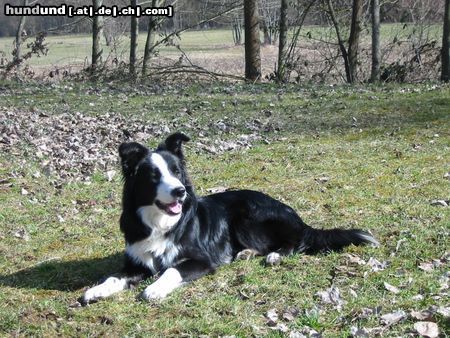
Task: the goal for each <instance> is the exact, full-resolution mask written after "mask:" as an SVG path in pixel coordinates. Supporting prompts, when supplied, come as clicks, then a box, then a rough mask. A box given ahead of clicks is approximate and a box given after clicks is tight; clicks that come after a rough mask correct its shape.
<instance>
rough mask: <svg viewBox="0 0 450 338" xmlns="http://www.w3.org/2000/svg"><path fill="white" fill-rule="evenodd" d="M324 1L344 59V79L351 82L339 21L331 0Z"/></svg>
mask: <svg viewBox="0 0 450 338" xmlns="http://www.w3.org/2000/svg"><path fill="white" fill-rule="evenodd" d="M325 1H326V4H327V6H328V15H329V16H330V19H331V22H332V23H333V26H334V30H335V31H336V37H337V40H338V45H339V49H340V51H341V55H342V58H343V60H344V67H345V75H346V79H347V82H348V83H351V82H352V77H351V71H350V63H349V57H348V52H347V48H346V47H345V41H344V39H343V38H342V35H341V30H340V28H339V23H338V22H337V19H336V13H335V11H334V8H333V4H332V2H331V0H325Z"/></svg>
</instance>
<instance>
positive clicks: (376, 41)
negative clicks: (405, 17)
mask: <svg viewBox="0 0 450 338" xmlns="http://www.w3.org/2000/svg"><path fill="white" fill-rule="evenodd" d="M371 12H372V70H371V73H370V81H371V82H378V81H380V65H381V49H380V0H372V2H371Z"/></svg>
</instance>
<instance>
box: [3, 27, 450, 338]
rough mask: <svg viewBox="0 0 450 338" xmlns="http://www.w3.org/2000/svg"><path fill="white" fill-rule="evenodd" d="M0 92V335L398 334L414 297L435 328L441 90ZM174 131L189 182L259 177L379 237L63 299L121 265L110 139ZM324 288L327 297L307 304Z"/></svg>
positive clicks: (449, 119) (442, 262) (445, 168)
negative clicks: (394, 317) (176, 285)
mask: <svg viewBox="0 0 450 338" xmlns="http://www.w3.org/2000/svg"><path fill="white" fill-rule="evenodd" d="M216 33H217V34H218V33H219V32H216ZM76 39H77V38H73V43H74V44H75V43H76V41H77V40H76ZM81 41H82V38H79V40H78V43H81ZM86 48H87V47H86ZM54 60H55V62H58V61H57V60H58V58H55V59H54ZM0 97H1V103H0V121H1V128H2V133H1V135H2V142H1V143H0V147H1V155H0V176H1V181H0V204H1V206H2V207H1V210H0V253H1V254H0V271H1V272H0V304H2V305H1V306H0V334H1V335H8V336H9V335H13V336H56V335H62V336H164V337H167V336H195V337H197V336H200V335H210V336H219V335H220V336H224V335H236V336H239V337H248V336H266V335H267V336H272V337H278V336H288V335H289V334H294V333H299V332H303V333H304V334H305V335H306V336H312V334H313V333H314V331H312V330H315V331H317V332H320V333H322V335H323V336H324V337H348V336H350V332H351V330H352V327H353V330H354V329H355V328H364V329H366V330H367V332H369V333H370V336H375V335H381V336H389V337H395V336H402V337H404V336H410V335H411V336H414V335H415V333H414V332H415V329H414V324H415V323H416V322H417V321H419V319H417V317H418V315H417V314H414V313H413V312H412V311H423V310H427V309H430V315H429V316H428V317H427V318H428V319H427V320H431V321H435V322H436V323H437V325H438V326H439V328H440V332H441V335H442V336H443V337H446V336H447V335H448V332H449V331H448V330H449V326H448V317H446V316H448V306H449V303H448V280H449V277H448V268H449V264H448V259H449V258H448V232H449V219H450V212H449V208H448V207H445V206H444V205H445V204H446V203H448V200H449V198H450V196H449V191H450V190H449V189H448V188H449V184H450V183H449V178H448V173H449V171H450V156H449V154H450V133H449V128H448V127H449V125H450V88H449V87H448V86H444V85H436V84H423V85H415V86H406V85H405V86H399V85H389V86H373V87H370V86H369V87H346V86H332V87H328V86H327V87H317V86H316V87H299V86H283V87H281V86H273V85H269V84H266V85H254V86H253V85H241V84H227V83H208V84H205V85H201V84H199V85H194V86H183V85H182V84H180V85H171V86H165V87H163V88H160V87H158V86H154V87H144V86H138V85H136V86H134V85H126V84H121V85H118V84H109V85H97V84H95V83H88V84H78V83H64V82H63V83H57V84H47V83H43V84H39V83H31V84H27V83H24V84H20V85H19V84H16V83H11V82H2V83H1V84H0ZM175 130H181V131H184V132H186V133H187V134H190V136H191V137H192V139H193V141H192V142H191V143H190V144H187V146H186V153H187V157H188V166H189V170H190V172H191V176H192V179H193V181H194V183H195V186H196V189H197V192H198V193H199V194H206V193H208V192H209V191H214V190H216V189H218V187H225V188H250V189H258V190H262V191H264V192H266V193H269V194H271V195H272V196H274V197H276V198H279V199H281V200H283V201H284V202H286V203H288V204H289V205H291V206H292V207H294V208H295V209H296V210H298V211H299V213H300V214H301V215H302V217H303V218H304V220H305V221H306V222H307V223H309V224H311V225H312V226H314V227H318V228H332V227H342V228H351V227H358V228H363V229H366V230H369V231H371V232H372V233H373V234H374V235H375V236H376V237H377V238H378V240H379V241H380V243H381V247H380V248H371V247H358V248H356V247H350V248H348V249H346V250H345V251H344V253H332V254H329V255H318V256H304V255H294V256H292V257H290V258H287V259H285V260H284V261H283V263H282V264H281V265H280V266H276V267H269V268H267V267H264V266H263V264H262V259H259V258H257V259H253V260H251V261H248V262H235V263H233V264H231V265H229V266H226V267H222V268H220V269H219V270H218V271H217V273H216V274H215V275H212V276H208V277H206V278H203V279H201V280H199V281H196V282H194V283H191V284H190V285H188V286H186V287H183V288H181V289H179V290H178V291H176V292H175V293H174V294H173V295H171V296H170V297H169V298H168V299H167V300H164V301H162V302H155V303H151V304H149V303H145V302H142V301H139V300H137V299H136V296H137V295H138V293H139V291H141V290H142V289H143V287H144V285H142V286H140V287H139V288H138V289H137V290H131V291H127V292H124V293H121V294H119V295H117V296H114V297H112V298H111V299H108V300H105V301H102V302H99V303H97V304H93V305H91V306H88V307H84V308H83V307H78V304H77V303H76V300H77V298H78V297H79V296H80V295H81V294H82V293H83V290H84V289H85V288H87V287H88V286H92V285H93V284H95V283H96V282H97V281H98V280H99V279H100V278H102V277H104V276H107V275H108V274H110V273H111V272H113V271H117V270H119V268H120V265H121V252H122V249H123V245H124V243H123V239H122V236H121V234H120V231H119V227H118V218H119V215H120V194H121V179H120V175H119V173H118V171H119V168H118V166H117V161H116V157H117V156H116V149H117V146H118V145H119V143H120V142H121V141H124V140H126V139H129V138H130V137H131V138H132V139H136V140H139V141H141V142H145V143H146V144H149V145H151V146H155V145H156V144H157V143H158V142H159V141H160V140H161V138H162V137H163V136H165V135H167V133H168V132H169V131H175ZM74 137H75V138H76V139H74ZM74 140H75V141H74ZM74 142H78V148H77V147H76V144H75V143H74ZM90 154H94V155H95V157H96V158H95V159H94V160H92V159H91V160H90V159H89V155H90ZM112 171H115V175H114V173H112ZM108 176H109V178H108ZM435 200H440V201H441V202H436V201H435ZM445 201H447V202H445ZM150 282H151V281H148V282H147V284H148V283H150ZM385 283H388V284H385ZM390 285H391V286H394V287H395V288H397V289H395V288H394V289H393V288H391V287H390ZM332 286H333V287H335V288H337V289H338V290H339V291H340V297H337V298H336V297H335V298H334V301H333V302H331V303H327V302H324V301H323V300H322V299H321V297H320V295H318V292H322V291H327V290H328V289H329V288H330V287H332ZM269 310H275V311H276V312H277V313H278V314H279V319H278V320H277V321H276V322H275V324H274V323H271V322H270V321H268V319H267V313H268V311H269ZM446 311H447V312H446ZM393 312H397V313H398V314H400V320H399V322H391V323H388V324H386V322H385V321H383V319H382V316H384V315H386V314H390V313H393ZM283 314H284V315H283ZM289 314H290V315H289ZM280 324H283V325H280Z"/></svg>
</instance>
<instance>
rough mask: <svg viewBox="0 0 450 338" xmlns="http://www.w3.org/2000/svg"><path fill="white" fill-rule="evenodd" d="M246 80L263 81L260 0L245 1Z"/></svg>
mask: <svg viewBox="0 0 450 338" xmlns="http://www.w3.org/2000/svg"><path fill="white" fill-rule="evenodd" d="M244 27H245V78H246V79H247V80H251V81H259V80H261V41H260V39H259V15H258V0H244Z"/></svg>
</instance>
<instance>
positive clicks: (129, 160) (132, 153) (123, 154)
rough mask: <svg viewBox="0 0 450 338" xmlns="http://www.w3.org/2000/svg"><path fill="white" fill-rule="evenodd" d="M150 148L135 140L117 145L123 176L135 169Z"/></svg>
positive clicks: (130, 173) (132, 172)
mask: <svg viewBox="0 0 450 338" xmlns="http://www.w3.org/2000/svg"><path fill="white" fill-rule="evenodd" d="M149 152H150V150H149V149H148V148H147V147H145V146H143V145H142V144H139V143H136V142H129V143H122V144H121V145H120V146H119V155H120V162H121V164H122V172H123V176H125V177H127V176H131V175H133V174H134V172H135V171H136V166H137V164H138V163H139V161H140V160H142V159H143V158H144V157H145V156H147V154H148V153H149Z"/></svg>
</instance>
